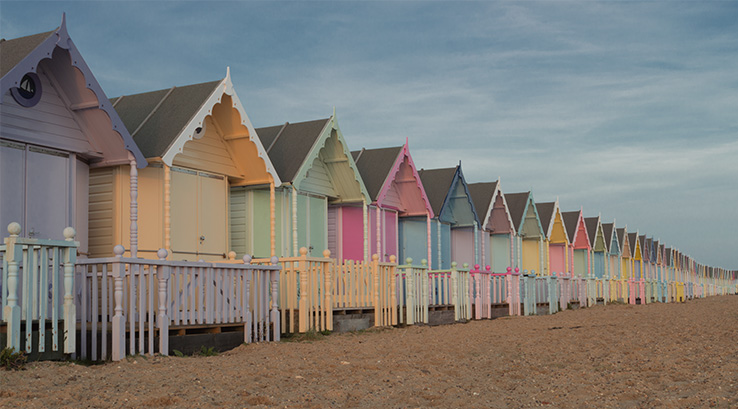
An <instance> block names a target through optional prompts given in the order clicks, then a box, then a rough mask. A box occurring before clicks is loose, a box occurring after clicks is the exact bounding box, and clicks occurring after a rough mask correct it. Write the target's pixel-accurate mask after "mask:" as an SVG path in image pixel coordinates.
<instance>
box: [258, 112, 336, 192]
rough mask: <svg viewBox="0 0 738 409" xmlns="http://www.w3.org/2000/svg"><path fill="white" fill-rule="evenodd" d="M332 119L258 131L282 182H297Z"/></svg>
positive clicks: (287, 124) (259, 129) (270, 127)
mask: <svg viewBox="0 0 738 409" xmlns="http://www.w3.org/2000/svg"><path fill="white" fill-rule="evenodd" d="M330 120H331V118H326V119H318V120H314V121H306V122H296V123H294V124H293V123H289V122H285V123H284V124H283V125H275V126H268V127H264V128H258V129H256V134H257V135H259V139H261V143H262V145H264V149H266V151H267V153H268V154H269V159H270V160H271V161H272V165H274V169H276V170H277V174H278V175H279V178H280V179H282V182H293V181H294V180H295V177H296V176H297V172H299V171H300V168H301V167H302V165H303V163H304V162H305V160H306V159H307V157H308V155H309V154H310V150H311V149H312V148H313V145H315V142H316V141H317V140H318V138H320V135H321V134H322V132H323V129H325V126H326V125H327V124H328V122H329V121H330Z"/></svg>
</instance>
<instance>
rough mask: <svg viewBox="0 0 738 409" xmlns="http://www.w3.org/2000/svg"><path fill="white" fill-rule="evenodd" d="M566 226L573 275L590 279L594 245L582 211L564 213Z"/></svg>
mask: <svg viewBox="0 0 738 409" xmlns="http://www.w3.org/2000/svg"><path fill="white" fill-rule="evenodd" d="M561 215H562V216H563V218H564V223H565V225H566V233H567V234H568V235H569V254H570V257H571V260H572V266H573V269H572V271H573V274H575V275H577V276H578V277H589V276H590V274H591V272H592V270H591V268H590V263H591V258H590V257H591V256H590V251H591V250H592V245H591V243H590V241H589V234H588V233H587V225H586V223H584V217H583V216H582V210H577V211H573V212H564V213H562V214H561Z"/></svg>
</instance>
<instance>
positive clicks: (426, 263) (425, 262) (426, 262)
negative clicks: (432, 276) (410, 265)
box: [420, 259, 428, 266]
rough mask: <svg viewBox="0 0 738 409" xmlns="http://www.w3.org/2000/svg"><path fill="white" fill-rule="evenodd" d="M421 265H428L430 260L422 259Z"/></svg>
mask: <svg viewBox="0 0 738 409" xmlns="http://www.w3.org/2000/svg"><path fill="white" fill-rule="evenodd" d="M420 265H421V266H427V265H428V260H426V259H422V260H420Z"/></svg>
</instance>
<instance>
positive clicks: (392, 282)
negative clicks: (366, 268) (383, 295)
mask: <svg viewBox="0 0 738 409" xmlns="http://www.w3.org/2000/svg"><path fill="white" fill-rule="evenodd" d="M390 263H391V264H392V267H390V271H389V274H388V277H387V279H388V280H389V283H388V285H389V288H390V298H389V303H390V317H391V318H390V319H389V325H397V279H396V278H395V277H396V276H397V257H395V256H394V255H391V256H390Z"/></svg>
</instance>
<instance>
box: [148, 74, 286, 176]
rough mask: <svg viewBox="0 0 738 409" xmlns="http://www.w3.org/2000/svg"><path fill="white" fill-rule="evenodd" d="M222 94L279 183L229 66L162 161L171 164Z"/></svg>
mask: <svg viewBox="0 0 738 409" xmlns="http://www.w3.org/2000/svg"><path fill="white" fill-rule="evenodd" d="M223 95H228V96H229V97H231V101H232V103H233V108H234V109H236V111H238V114H239V116H240V118H241V125H243V126H245V127H246V129H247V130H248V138H249V140H250V141H251V143H253V144H254V145H256V149H257V152H258V155H259V158H261V160H262V161H264V164H265V167H266V169H267V172H268V173H269V174H270V175H271V177H272V178H273V180H274V185H275V186H279V185H281V184H282V181H281V180H280V179H279V175H277V171H276V170H275V169H274V166H273V165H272V162H271V161H270V160H269V155H267V153H266V150H265V149H264V146H263V145H262V143H261V140H260V139H259V137H258V136H257V135H256V131H255V130H254V126H253V125H252V124H251V120H250V119H249V117H248V115H246V111H245V110H244V108H243V105H242V104H241V100H240V99H239V98H238V94H236V90H235V89H234V88H233V82H231V69H230V67H227V68H226V76H225V78H224V79H223V81H221V83H220V84H219V85H218V86H217V87H216V88H215V90H214V91H213V93H212V94H210V96H209V97H208V99H207V100H206V101H205V102H204V103H203V104H202V106H201V107H200V110H199V111H198V112H197V113H196V114H195V115H194V116H193V117H192V119H190V121H189V122H188V123H187V125H185V127H184V129H182V131H181V132H180V133H179V135H178V136H177V138H176V139H175V140H174V141H173V142H172V144H171V145H170V146H169V148H167V151H166V152H165V153H164V155H163V156H162V161H163V162H164V163H166V164H167V165H168V166H172V162H173V161H174V157H175V156H177V154H179V153H182V150H183V149H184V145H185V144H186V143H187V142H189V141H191V140H192V139H194V137H195V134H196V132H197V131H196V130H197V128H201V127H203V124H204V123H205V118H206V117H208V116H209V115H212V113H213V107H215V105H217V104H219V103H220V102H221V100H222V99H223ZM227 136H228V135H223V138H224V140H226V139H227ZM244 136H245V135H240V137H244Z"/></svg>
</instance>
